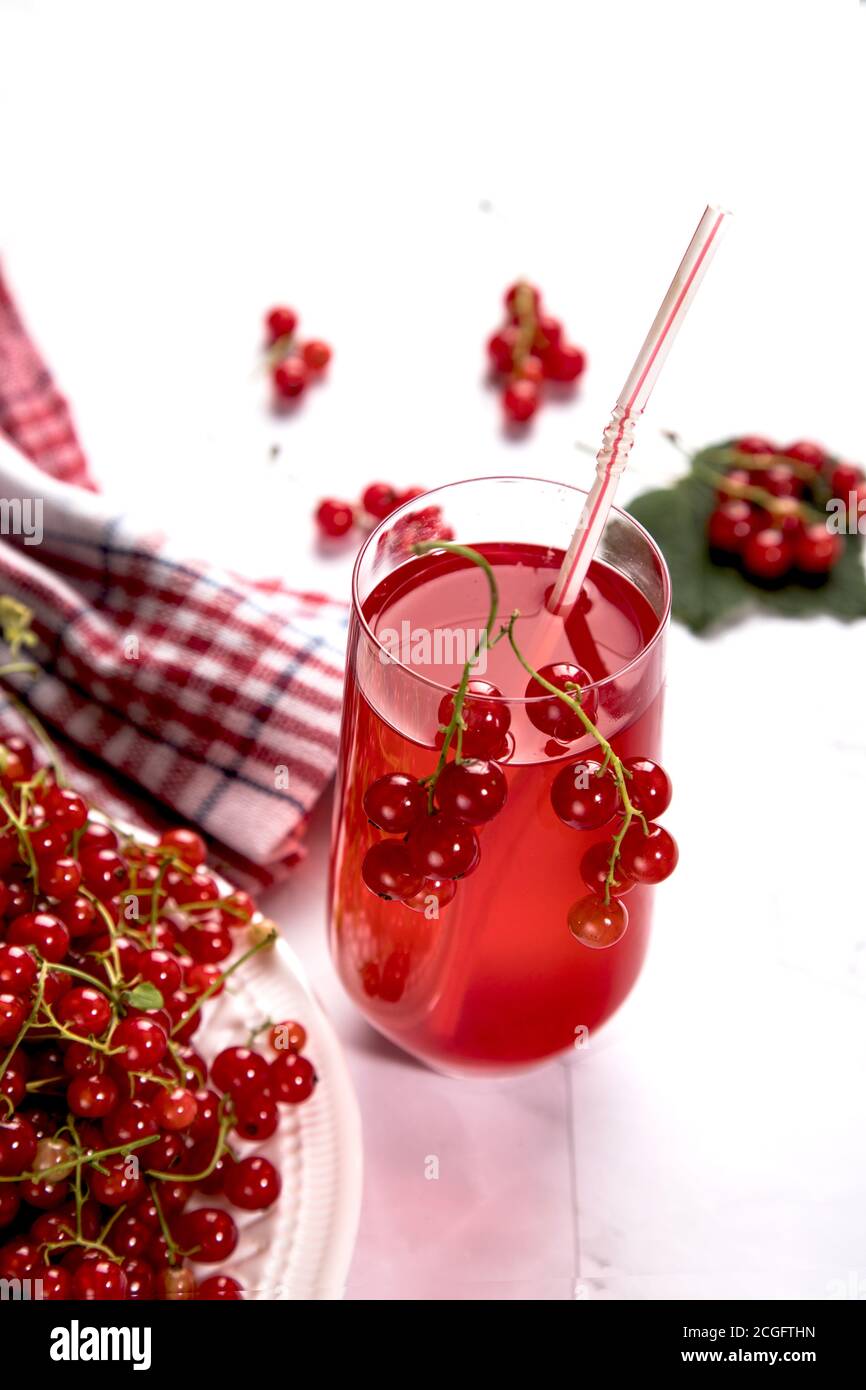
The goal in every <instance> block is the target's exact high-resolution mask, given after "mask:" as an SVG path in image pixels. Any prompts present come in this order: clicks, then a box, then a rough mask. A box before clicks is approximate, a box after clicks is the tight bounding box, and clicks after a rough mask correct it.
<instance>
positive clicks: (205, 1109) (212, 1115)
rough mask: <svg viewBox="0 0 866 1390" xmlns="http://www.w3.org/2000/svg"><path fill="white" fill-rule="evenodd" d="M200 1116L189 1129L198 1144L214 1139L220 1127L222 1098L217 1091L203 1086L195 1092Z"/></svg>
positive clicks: (190, 1134)
mask: <svg viewBox="0 0 866 1390" xmlns="http://www.w3.org/2000/svg"><path fill="white" fill-rule="evenodd" d="M193 1095H194V1096H195V1102H196V1105H197V1106H198V1114H197V1115H196V1117H195V1119H194V1120H193V1122H192V1124H191V1125H190V1127H189V1137H190V1138H191V1139H192V1140H194V1141H195V1142H196V1143H198V1142H199V1141H200V1140H202V1139H213V1137H214V1135H216V1134H217V1133H218V1132H219V1127H220V1098H219V1096H218V1095H217V1093H216V1091H211V1090H208V1089H207V1088H206V1087H204V1086H202V1087H200V1088H199V1090H197V1091H194V1092H193Z"/></svg>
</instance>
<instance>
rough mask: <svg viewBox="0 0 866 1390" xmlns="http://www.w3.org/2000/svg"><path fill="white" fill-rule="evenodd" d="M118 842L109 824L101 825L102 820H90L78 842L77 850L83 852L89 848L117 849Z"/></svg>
mask: <svg viewBox="0 0 866 1390" xmlns="http://www.w3.org/2000/svg"><path fill="white" fill-rule="evenodd" d="M119 843H120V841H119V840H118V838H117V836H116V835H115V833H114V831H113V830H112V829H111V826H110V825H103V823H102V821H92V822H91V823H90V825H88V826H87V828H86V830H85V831H84V834H83V835H82V836H81V839H80V840H79V842H78V852H79V854H84V852H85V851H86V850H91V849H92V850H97V849H117V846H118V844H119Z"/></svg>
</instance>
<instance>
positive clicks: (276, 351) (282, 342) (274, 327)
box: [265, 305, 332, 401]
mask: <svg viewBox="0 0 866 1390" xmlns="http://www.w3.org/2000/svg"><path fill="white" fill-rule="evenodd" d="M297 326H298V315H297V314H296V312H295V310H294V309H289V308H287V307H286V306H285V305H278V306H277V307H276V308H275V309H270V310H269V311H268V313H267V314H266V315H265V333H266V335H267V356H268V365H269V367H270V372H271V380H272V382H273V386H274V394H275V396H276V397H277V398H278V399H279V400H281V401H295V400H297V399H298V397H299V396H301V395H303V393H304V391H305V390H306V388H307V385H308V383H309V382H310V381H314V380H317V379H318V378H319V376H320V375H321V373H322V372H323V371H324V370H325V368H326V367H327V365H328V363H329V362H330V360H331V357H332V352H331V349H330V347H329V346H328V344H327V343H323V342H322V341H321V339H320V338H310V339H309V341H307V342H305V343H301V342H298V341H297V339H296V337H295V331H296V329H297Z"/></svg>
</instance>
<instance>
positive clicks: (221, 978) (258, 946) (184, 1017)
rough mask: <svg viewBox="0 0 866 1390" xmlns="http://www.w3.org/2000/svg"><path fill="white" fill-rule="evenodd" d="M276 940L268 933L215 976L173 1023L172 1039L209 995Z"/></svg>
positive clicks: (272, 932) (275, 937)
mask: <svg viewBox="0 0 866 1390" xmlns="http://www.w3.org/2000/svg"><path fill="white" fill-rule="evenodd" d="M276 939H277V933H276V932H275V931H271V932H268V934H267V936H266V937H265V938H264V940H263V941H257V942H256V943H255V945H253V946H250V948H249V950H248V951H244V953H243V955H242V956H238V958H237V960H236V961H234V962H233V963H232V964H231V965H230V966H229V967H228V969H227V970H223V971H222V973H221V974H220V975H217V977H216V979H215V980H212V981H211V983H210V984H209V985H208V987H207V989H205V990H202V992H201V994H200V995H199V996H198V998H197V999H196V1001H195V1003H194V1004H191V1005H190V1007H189V1008H188V1009H187V1010H186V1011H185V1013H182V1014H181V1016H180V1018H179V1019H178V1020H177V1023H175V1025H174V1027H173V1028H172V1030H171V1036H172V1037H174V1035H175V1033H179V1032H180V1030H181V1028H183V1027H185V1025H186V1024H187V1023H188V1022H189V1020H190V1019H191V1018H192V1016H193V1014H195V1013H198V1010H199V1009H200V1008H201V1006H202V1004H204V1003H205V1001H206V1000H207V999H210V997H211V995H212V994H215V993H216V991H217V990H218V989H221V988H222V986H223V985H224V984H225V982H226V980H227V979H229V977H230V976H232V975H234V973H235V971H236V970H240V968H241V966H242V965H245V964H246V962H247V961H248V960H250V959H251V957H252V956H255V955H257V954H258V952H259V951H263V950H264V948H265V947H266V946H272V945H273V944H274V942H275V941H276Z"/></svg>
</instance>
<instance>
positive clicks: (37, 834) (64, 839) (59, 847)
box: [30, 825, 69, 862]
mask: <svg viewBox="0 0 866 1390" xmlns="http://www.w3.org/2000/svg"><path fill="white" fill-rule="evenodd" d="M68 844H69V832H68V830H61V828H60V826H58V825H46V826H45V827H44V828H43V829H41V830H34V831H32V832H31V835H30V846H31V848H32V850H33V853H34V854H35V856H36V858H37V860H39V861H40V862H41V861H42V860H46V861H49V860H52V859H57V858H59V856H60V855H62V854H65V853H66V849H67V846H68Z"/></svg>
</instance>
